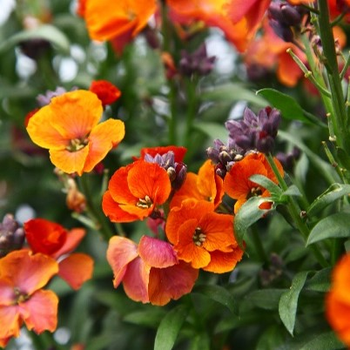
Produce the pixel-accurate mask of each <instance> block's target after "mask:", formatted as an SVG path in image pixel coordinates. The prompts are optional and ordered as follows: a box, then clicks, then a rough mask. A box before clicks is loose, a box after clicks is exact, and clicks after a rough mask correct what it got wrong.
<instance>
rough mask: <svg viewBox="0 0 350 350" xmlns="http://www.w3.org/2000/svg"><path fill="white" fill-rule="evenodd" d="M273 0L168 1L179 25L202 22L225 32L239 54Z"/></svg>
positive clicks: (252, 35)
mask: <svg viewBox="0 0 350 350" xmlns="http://www.w3.org/2000/svg"><path fill="white" fill-rule="evenodd" d="M270 1H271V0H244V1H242V0H191V1H188V0H168V1H167V3H168V5H169V7H170V9H171V11H172V16H173V19H174V20H175V21H178V22H179V23H183V24H188V23H190V22H191V21H203V22H204V23H205V24H206V25H208V26H215V27H218V28H220V29H221V30H223V32H224V33H225V35H226V37H227V39H228V40H229V41H231V42H232V43H233V44H234V45H235V46H236V48H237V49H238V50H239V51H241V52H242V51H244V50H245V49H246V46H247V43H248V42H249V41H250V40H251V39H252V38H253V37H254V35H255V33H256V31H257V30H258V28H259V26H260V22H261V21H262V18H263V15H264V14H265V12H266V10H267V8H268V6H269V4H270Z"/></svg>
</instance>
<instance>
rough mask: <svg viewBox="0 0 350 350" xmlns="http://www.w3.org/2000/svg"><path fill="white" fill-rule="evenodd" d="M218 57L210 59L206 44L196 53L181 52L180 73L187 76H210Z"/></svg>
mask: <svg viewBox="0 0 350 350" xmlns="http://www.w3.org/2000/svg"><path fill="white" fill-rule="evenodd" d="M215 59H216V57H215V56H210V57H208V53H207V49H206V46H205V44H203V45H201V46H200V47H199V48H198V49H197V50H196V51H195V52H193V53H188V52H186V51H184V50H183V51H181V59H180V62H179V71H180V72H181V74H183V75H186V76H192V75H199V76H203V75H208V74H209V73H210V72H211V71H212V70H213V68H214V62H215Z"/></svg>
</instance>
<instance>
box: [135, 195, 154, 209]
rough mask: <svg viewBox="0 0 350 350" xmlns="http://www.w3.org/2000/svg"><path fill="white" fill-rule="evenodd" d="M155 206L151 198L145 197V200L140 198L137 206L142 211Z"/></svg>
mask: <svg viewBox="0 0 350 350" xmlns="http://www.w3.org/2000/svg"><path fill="white" fill-rule="evenodd" d="M152 205H153V202H152V199H151V198H150V197H149V196H145V198H139V200H138V202H137V203H136V206H137V207H138V208H141V209H148V208H150V207H151V206H152Z"/></svg>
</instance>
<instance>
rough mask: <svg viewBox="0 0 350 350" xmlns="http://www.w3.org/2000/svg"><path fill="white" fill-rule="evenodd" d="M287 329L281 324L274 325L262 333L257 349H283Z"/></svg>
mask: <svg viewBox="0 0 350 350" xmlns="http://www.w3.org/2000/svg"><path fill="white" fill-rule="evenodd" d="M285 335H286V334H285V331H284V329H281V327H280V325H272V326H270V327H269V328H267V329H266V331H265V332H264V333H263V334H262V335H261V337H260V338H259V340H258V343H257V345H256V348H255V349H256V350H271V349H282V348H283V345H284V341H285V339H284V338H285Z"/></svg>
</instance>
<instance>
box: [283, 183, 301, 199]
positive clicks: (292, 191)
mask: <svg viewBox="0 0 350 350" xmlns="http://www.w3.org/2000/svg"><path fill="white" fill-rule="evenodd" d="M282 195H283V196H291V197H301V196H302V194H301V193H300V191H299V188H298V187H297V186H295V185H292V186H290V187H288V189H287V190H285V191H284V192H283V194H282Z"/></svg>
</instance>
